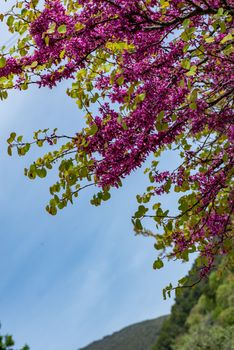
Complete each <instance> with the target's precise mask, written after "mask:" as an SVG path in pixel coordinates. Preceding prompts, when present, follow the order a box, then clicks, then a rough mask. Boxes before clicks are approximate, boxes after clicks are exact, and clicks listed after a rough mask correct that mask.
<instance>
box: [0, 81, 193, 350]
mask: <svg viewBox="0 0 234 350" xmlns="http://www.w3.org/2000/svg"><path fill="white" fill-rule="evenodd" d="M66 85H67V84H61V85H60V86H59V87H58V88H56V89H54V90H53V91H51V90H47V89H44V90H43V89H36V88H32V89H30V91H26V92H19V91H14V92H13V91H12V92H11V93H10V96H9V98H8V100H7V101H4V102H1V103H0V162H1V167H0V212H1V215H0V242H1V244H0V256H1V264H0V276H1V278H0V320H1V322H2V331H3V332H9V333H12V334H13V335H14V337H15V339H16V341H17V344H18V345H19V346H22V345H23V344H24V343H28V344H29V345H30V347H31V349H32V350H42V349H48V350H76V349H78V348H79V347H82V346H84V345H86V344H88V343H89V342H91V341H93V340H96V339H99V338H100V337H102V336H104V335H107V334H110V333H112V332H113V331H117V330H119V329H120V328H122V327H124V326H127V325H129V324H131V323H135V322H138V321H142V320H145V319H150V318H154V317H157V316H159V315H163V314H167V313H169V310H170V307H171V305H172V303H173V300H172V299H171V300H168V301H164V300H163V299H162V289H163V287H165V286H166V285H167V284H168V283H170V282H172V283H176V281H177V280H178V278H180V277H181V276H183V275H184V274H185V273H186V272H187V270H188V269H189V267H190V264H187V265H185V264H180V263H176V262H172V263H170V264H166V267H165V268H164V269H162V270H160V271H157V272H156V271H154V270H153V269H152V263H153V261H154V260H155V258H156V251H155V250H154V248H153V241H152V240H150V239H146V238H143V237H135V236H134V233H133V230H132V224H131V215H132V214H133V213H134V210H135V209H136V206H137V204H136V200H135V195H136V194H137V193H141V192H143V191H144V189H145V187H146V186H147V182H146V177H145V175H143V169H140V170H139V171H137V172H135V173H133V174H132V175H131V176H130V177H129V178H128V179H126V181H125V182H124V186H123V188H121V189H119V190H118V191H116V190H115V191H113V193H112V198H111V200H109V201H108V202H106V203H104V204H103V205H102V206H101V207H98V208H96V207H93V206H91V205H90V204H89V200H90V197H91V194H92V190H87V191H86V192H85V191H84V192H83V193H82V195H81V196H80V199H79V201H77V202H76V203H75V204H74V205H73V206H69V207H68V208H66V209H65V210H63V211H60V212H59V213H58V215H57V216H56V217H51V216H49V215H48V214H47V213H46V211H45V210H44V207H45V204H46V203H47V200H48V199H49V192H48V187H49V185H50V184H52V183H53V181H54V180H55V173H52V174H49V176H48V178H46V179H40V180H37V181H33V182H32V181H30V180H29V179H27V178H26V177H24V175H23V170H24V167H27V166H28V165H29V164H30V161H32V160H33V159H35V158H36V157H38V156H39V155H40V154H41V152H43V150H41V149H35V150H34V151H32V152H30V154H29V155H28V156H26V157H24V158H18V157H17V156H13V157H9V156H8V155H7V152H6V139H7V138H8V136H9V134H10V132H11V131H16V132H17V134H23V135H25V137H26V138H27V137H28V138H29V137H30V136H31V135H32V132H33V131H35V130H37V129H40V128H47V127H49V128H54V127H58V128H59V130H60V131H61V133H70V134H73V133H75V132H76V131H77V130H79V128H80V127H81V125H82V112H80V111H79V110H78V109H77V107H76V105H75V103H74V101H72V100H71V99H70V98H69V97H67V96H66V94H65V90H66ZM161 162H162V167H163V168H164V169H167V168H168V167H170V168H171V167H173V164H176V158H175V155H174V154H170V153H167V154H166V155H165V156H164V157H163V158H162V160H161ZM175 202H176V200H175V197H174V196H171V197H169V198H168V199H167V198H165V199H164V204H165V205H167V206H169V207H170V208H171V209H173V207H175Z"/></svg>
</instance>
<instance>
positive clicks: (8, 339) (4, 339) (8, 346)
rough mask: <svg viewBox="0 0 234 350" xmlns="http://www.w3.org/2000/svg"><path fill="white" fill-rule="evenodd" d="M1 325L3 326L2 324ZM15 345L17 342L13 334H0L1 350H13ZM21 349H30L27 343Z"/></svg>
mask: <svg viewBox="0 0 234 350" xmlns="http://www.w3.org/2000/svg"><path fill="white" fill-rule="evenodd" d="M0 327H1V326H0ZM14 345H15V342H14V340H13V338H12V336H11V335H4V336H2V335H0V350H13V348H12V346H14ZM20 350H30V349H29V347H28V346H27V345H25V346H24V347H23V348H21V349H20Z"/></svg>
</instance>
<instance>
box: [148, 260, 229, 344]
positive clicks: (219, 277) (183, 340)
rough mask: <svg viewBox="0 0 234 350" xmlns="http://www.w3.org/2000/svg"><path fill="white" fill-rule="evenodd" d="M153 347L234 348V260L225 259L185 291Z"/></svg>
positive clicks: (178, 298) (178, 299)
mask: <svg viewBox="0 0 234 350" xmlns="http://www.w3.org/2000/svg"><path fill="white" fill-rule="evenodd" d="M194 268H195V267H194ZM153 350H234V275H233V264H232V263H229V264H227V263H226V262H224V261H221V262H220V263H219V266H218V269H217V270H216V271H213V272H212V273H211V274H210V276H209V278H208V279H206V280H203V281H202V282H201V283H199V284H197V285H195V286H194V287H193V288H186V289H184V290H183V291H182V293H181V294H180V295H179V296H178V297H177V298H176V302H175V305H174V306H173V307H172V311H171V315H170V317H169V318H168V319H167V320H166V321H165V322H164V324H163V326H162V329H161V332H160V336H159V338H158V340H157V342H156V344H155V346H154V347H153Z"/></svg>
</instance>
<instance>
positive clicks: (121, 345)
mask: <svg viewBox="0 0 234 350" xmlns="http://www.w3.org/2000/svg"><path fill="white" fill-rule="evenodd" d="M166 318H167V316H163V317H159V318H156V319H154V320H149V321H144V322H140V323H136V324H134V325H132V326H129V327H126V328H124V329H122V330H121V331H119V332H116V333H114V334H112V335H110V336H107V337H105V338H103V339H102V340H99V341H96V342H94V343H92V344H90V345H88V346H86V347H85V348H82V349H80V350H151V348H152V346H153V344H154V343H155V341H156V339H157V336H158V334H159V332H160V329H161V326H162V323H163V322H164V321H165V319H166Z"/></svg>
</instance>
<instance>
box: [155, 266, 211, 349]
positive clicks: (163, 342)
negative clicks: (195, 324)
mask: <svg viewBox="0 0 234 350" xmlns="http://www.w3.org/2000/svg"><path fill="white" fill-rule="evenodd" d="M198 279H199V277H198V273H197V266H196V264H194V266H193V268H192V269H191V271H190V272H189V276H188V281H190V282H189V283H190V284H193V283H194V282H196V281H197V280H198ZM207 287H208V280H207V279H203V280H202V281H201V282H199V283H197V284H195V285H194V286H193V287H188V288H183V289H180V293H179V294H178V295H177V296H176V299H175V304H174V305H173V306H172V309H171V315H170V317H169V318H168V319H167V320H166V321H165V322H164V324H163V326H162V329H161V332H160V335H159V337H158V340H157V342H156V344H155V345H154V347H153V350H172V349H173V348H172V346H173V344H174V341H175V339H176V337H177V336H178V335H179V334H183V333H184V332H186V330H187V329H188V327H187V325H186V320H187V317H188V316H189V313H190V311H191V309H192V308H193V307H194V305H195V304H196V303H197V301H198V299H199V298H200V296H201V295H202V293H203V292H204V291H205V290H206V289H207Z"/></svg>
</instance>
